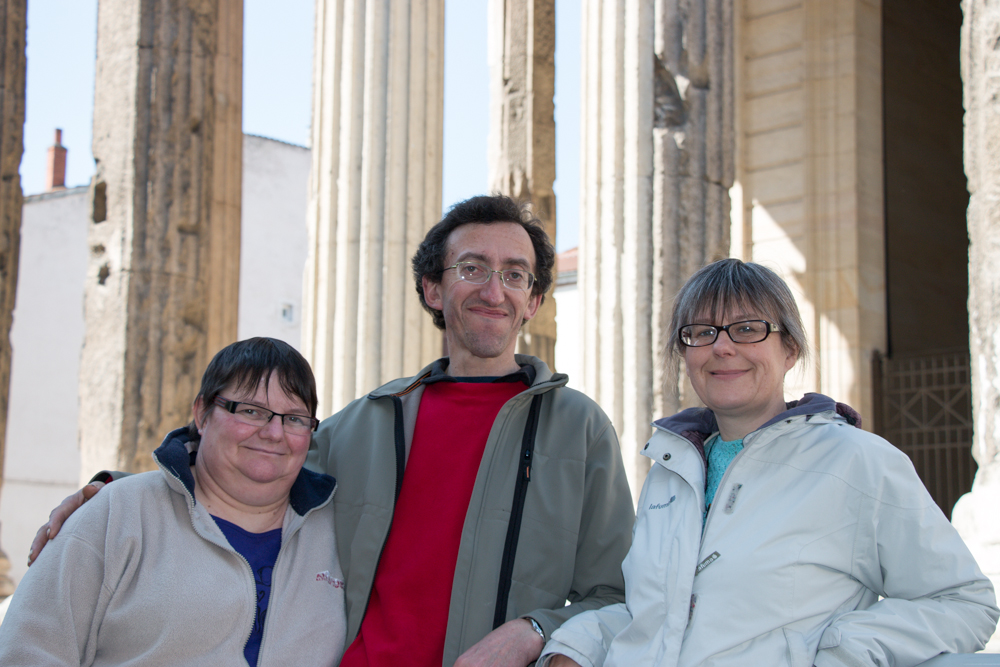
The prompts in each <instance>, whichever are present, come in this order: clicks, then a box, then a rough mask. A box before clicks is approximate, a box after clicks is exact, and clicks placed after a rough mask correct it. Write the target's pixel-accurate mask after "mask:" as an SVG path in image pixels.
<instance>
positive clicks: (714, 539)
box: [539, 259, 1000, 667]
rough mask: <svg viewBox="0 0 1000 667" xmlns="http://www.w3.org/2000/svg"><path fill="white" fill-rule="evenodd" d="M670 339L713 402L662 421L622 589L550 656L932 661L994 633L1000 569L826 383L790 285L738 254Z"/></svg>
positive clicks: (696, 295) (649, 452) (700, 284)
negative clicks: (798, 384)
mask: <svg viewBox="0 0 1000 667" xmlns="http://www.w3.org/2000/svg"><path fill="white" fill-rule="evenodd" d="M671 330H672V332H673V333H672V338H671V340H670V344H669V349H670V350H671V354H672V356H673V357H674V358H675V360H676V358H678V357H682V358H683V360H684V366H685V368H686V371H687V374H688V377H689V378H690V379H691V384H692V386H693V387H694V389H695V391H696V392H697V394H698V396H699V398H701V400H702V402H704V404H705V405H706V406H707V408H694V409H688V410H684V411H683V412H681V413H679V414H677V415H674V416H673V417H670V418H667V419H662V420H659V421H657V422H656V423H655V424H654V426H655V427H656V430H655V432H654V434H653V436H652V437H651V438H650V440H649V442H648V443H647V444H646V446H645V448H644V450H643V454H645V455H646V456H648V457H650V458H651V459H652V461H653V465H652V469H651V470H650V472H649V476H648V477H647V479H646V483H645V485H644V486H643V489H642V494H641V496H640V498H639V506H638V515H637V517H636V523H635V531H634V539H633V543H632V548H631V550H630V551H629V554H628V556H627V557H626V559H625V562H624V563H623V566H622V567H623V570H624V573H625V585H626V601H625V603H624V604H618V605H612V606H609V607H605V608H603V609H599V610H594V611H590V612H585V613H583V614H580V615H578V616H576V617H574V618H572V619H570V620H569V621H567V622H566V623H565V624H564V625H563V626H562V627H561V628H560V629H559V630H557V631H556V632H554V633H553V635H552V638H551V641H549V643H548V644H547V645H546V647H545V651H544V652H543V654H542V658H541V659H540V661H539V665H542V666H544V665H550V667H560V666H562V665H573V664H579V665H583V666H585V667H596V666H598V665H608V666H610V665H615V666H628V667H634V666H639V665H650V666H652V665H657V666H660V665H663V666H667V667H671V666H674V665H677V666H680V667H689V666H695V665H712V666H714V667H724V666H733V667H746V666H755V665H767V666H768V667H772V666H778V665H788V666H791V667H809V666H810V665H816V666H817V667H828V666H833V665H844V666H851V667H861V666H876V665H878V666H886V665H895V666H897V667H905V666H907V665H918V664H920V663H921V662H924V661H926V660H928V659H930V658H932V657H934V656H935V655H938V654H940V653H964V652H971V651H975V650H978V649H980V648H982V646H983V645H984V644H985V642H986V640H987V639H988V638H989V637H990V635H991V634H992V632H993V630H994V628H995V627H996V623H997V618H998V616H1000V611H998V610H997V606H996V597H995V595H994V591H993V587H992V585H991V584H990V582H989V580H988V579H987V578H986V577H985V576H983V574H982V572H981V571H980V570H979V567H978V566H977V564H976V562H975V560H974V559H973V557H972V555H971V554H970V553H969V551H968V549H967V548H966V546H965V544H964V543H963V542H962V540H961V538H959V536H958V534H957V533H956V532H955V530H954V528H952V526H951V524H950V523H949V522H948V520H947V519H946V518H945V516H944V515H943V514H942V513H941V510H940V509H938V507H937V505H936V504H935V503H934V501H933V500H932V499H931V497H930V495H929V494H928V493H927V490H926V489H925V488H924V485H923V484H922V483H921V481H920V479H919V478H918V477H917V474H916V472H915V471H914V469H913V466H912V465H911V463H910V461H909V459H908V458H907V457H906V456H905V455H904V454H903V453H902V452H900V451H899V450H898V449H896V448H895V447H893V446H892V445H891V444H889V443H888V442H886V441H885V440H882V439H881V438H879V437H877V436H874V435H872V434H870V433H867V432H865V431H863V430H861V428H860V418H859V417H858V415H857V414H856V413H855V412H854V411H853V410H851V409H850V408H848V407H847V406H844V405H841V404H838V403H836V402H835V401H834V400H832V399H830V398H827V397H826V396H822V395H820V394H806V396H805V397H803V398H802V399H801V400H798V401H793V402H790V403H786V402H785V399H784V388H783V385H784V377H785V373H786V372H787V371H788V370H790V369H791V368H792V366H794V365H795V363H796V361H798V360H799V359H800V358H802V357H803V356H804V355H805V354H806V352H807V345H806V339H805V334H804V330H803V326H802V321H801V318H800V316H799V313H798V309H797V307H796V305H795V301H794V299H793V297H792V294H791V292H790V291H789V289H788V286H787V285H785V283H784V281H782V280H781V278H779V277H778V276H777V275H775V274H774V272H772V271H770V270H769V269H767V268H765V267H763V266H760V265H757V264H752V263H744V262H741V261H739V260H736V259H726V260H721V261H719V262H715V263H713V264H710V265H708V266H706V267H704V268H703V269H701V270H700V271H698V272H697V273H695V274H694V275H693V276H692V277H691V279H690V280H688V282H687V283H686V284H685V286H684V287H683V288H682V289H681V292H680V293H679V294H678V296H677V299H676V302H675V305H674V310H673V318H672V323H671Z"/></svg>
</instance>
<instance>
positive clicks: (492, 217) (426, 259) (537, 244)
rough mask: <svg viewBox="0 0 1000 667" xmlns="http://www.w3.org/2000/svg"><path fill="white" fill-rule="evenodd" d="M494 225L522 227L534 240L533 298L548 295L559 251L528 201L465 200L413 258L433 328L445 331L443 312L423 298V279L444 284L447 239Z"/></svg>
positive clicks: (497, 197) (499, 198)
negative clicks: (460, 230) (465, 229)
mask: <svg viewBox="0 0 1000 667" xmlns="http://www.w3.org/2000/svg"><path fill="white" fill-rule="evenodd" d="M494 222H513V223H516V224H519V225H521V227H523V228H524V231H526V232H527V233H528V237H529V238H531V245H532V247H533V248H534V249H535V267H534V269H532V273H534V274H535V286H534V287H533V288H532V290H531V294H532V295H536V294H541V295H542V300H543V301H544V300H545V293H546V292H548V291H549V287H550V286H551V285H552V267H553V266H554V265H555V262H556V252H555V249H554V248H553V247H552V242H551V241H550V240H549V235H548V234H546V233H545V230H544V229H542V223H541V221H540V220H539V219H538V218H537V217H535V215H534V214H533V213H532V212H531V208H530V205H529V204H528V203H527V202H519V201H517V200H515V199H512V198H510V197H507V196H506V195H499V194H496V195H480V196H478V197H472V198H470V199H466V200H465V201H460V202H458V203H457V204H455V205H454V206H452V207H451V209H449V211H448V213H447V214H445V216H444V218H442V219H441V221H440V222H439V223H437V224H436V225H434V226H433V227H431V230H430V231H429V232H427V236H425V237H424V240H423V242H422V243H421V244H420V247H419V248H417V254H415V255H414V256H413V262H412V264H413V278H414V280H415V281H416V284H417V294H419V295H420V304H421V305H422V306H423V307H424V308H426V309H427V312H429V313H430V314H431V316H432V317H433V318H434V326H436V327H437V328H438V329H444V327H445V324H444V313H442V312H441V311H440V310H437V309H435V308H431V307H430V306H428V305H427V301H426V299H425V298H424V286H423V278H424V276H427V279H428V280H431V281H433V282H435V283H440V282H441V277H442V276H443V275H444V258H445V255H446V254H447V252H448V237H449V236H450V235H451V233H452V232H453V231H454V230H455V228H456V227H460V226H462V225H467V224H469V223H478V224H490V223H494Z"/></svg>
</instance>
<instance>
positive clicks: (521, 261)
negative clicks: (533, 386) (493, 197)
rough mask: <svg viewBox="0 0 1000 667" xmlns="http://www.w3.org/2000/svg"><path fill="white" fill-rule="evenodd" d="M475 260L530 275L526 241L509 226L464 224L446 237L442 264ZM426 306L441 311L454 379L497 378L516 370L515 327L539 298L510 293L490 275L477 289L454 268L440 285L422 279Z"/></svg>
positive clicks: (523, 234)
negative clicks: (473, 376)
mask: <svg viewBox="0 0 1000 667" xmlns="http://www.w3.org/2000/svg"><path fill="white" fill-rule="evenodd" d="M463 261H476V262H480V263H482V264H484V265H485V266H488V267H490V268H492V269H493V270H506V269H513V268H520V269H525V270H527V271H532V272H533V271H534V267H535V251H534V248H533V247H532V245H531V238H530V237H529V236H528V233H527V232H526V231H524V228H523V227H521V225H519V224H517V223H514V222H494V223H489V224H480V223H469V224H465V225H462V226H460V227H457V228H456V229H455V230H454V231H452V232H451V234H450V235H449V237H448V246H447V252H446V254H445V261H444V265H445V266H452V265H454V264H455V263H456V262H463ZM423 289H424V298H425V300H426V301H427V304H428V305H429V306H430V307H432V308H436V309H438V310H441V311H442V312H443V313H444V321H445V336H446V338H447V341H448V354H449V357H450V358H451V363H450V365H449V368H450V372H452V373H453V374H455V375H501V374H504V373H507V372H510V371H512V370H516V368H517V365H516V363H515V362H514V350H515V347H516V345H517V333H518V330H519V329H520V328H521V324H522V323H523V322H524V321H526V320H529V319H531V318H532V317H534V315H535V312H536V311H537V310H538V306H539V303H540V302H541V298H542V297H541V295H532V294H531V292H522V291H519V290H512V289H509V288H507V287H505V286H504V285H503V282H502V281H501V279H500V275H499V274H492V275H491V276H490V279H489V280H488V281H487V282H486V283H485V284H482V285H475V284H473V283H470V282H467V281H464V280H461V279H460V278H459V277H458V275H457V273H456V271H455V270H454V269H451V270H448V271H445V272H444V275H443V276H442V278H441V282H440V283H435V282H433V281H431V280H430V279H428V278H427V277H424V279H423Z"/></svg>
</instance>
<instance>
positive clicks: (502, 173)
mask: <svg viewBox="0 0 1000 667" xmlns="http://www.w3.org/2000/svg"><path fill="white" fill-rule="evenodd" d="M489 12H490V20H489V25H490V34H489V63H490V139H489V164H490V176H489V180H490V192H501V193H503V194H506V195H509V196H511V197H514V198H515V199H519V200H523V201H530V202H531V206H532V210H533V211H534V213H535V215H536V216H537V217H538V218H539V220H541V221H542V225H543V226H544V228H545V231H546V232H547V233H548V235H549V238H550V239H552V243H553V244H555V240H556V196H555V193H554V192H553V191H552V183H553V182H554V181H555V178H556V124H555V117H554V115H553V114H554V111H555V107H554V104H553V99H552V98H553V95H554V94H555V75H556V69H555V48H556V22H555V0H490V5H489ZM554 290H555V281H553V284H552V288H551V289H550V290H549V293H548V294H547V295H546V298H545V302H544V303H543V304H542V307H541V308H539V310H538V313H537V314H536V315H535V317H534V318H533V319H532V320H531V321H530V322H529V323H528V324H527V325H526V326H525V327H523V328H522V329H521V336H520V339H519V341H518V352H521V353H523V354H533V355H535V356H536V357H539V358H540V359H542V360H543V361H545V363H547V364H548V365H549V366H550V367H552V368H555V343H556V301H555V298H554V297H553V295H552V293H553V291H554Z"/></svg>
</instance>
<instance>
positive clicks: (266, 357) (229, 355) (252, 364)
mask: <svg viewBox="0 0 1000 667" xmlns="http://www.w3.org/2000/svg"><path fill="white" fill-rule="evenodd" d="M272 373H277V374H278V384H279V385H280V386H281V388H282V389H283V390H284V391H285V393H287V394H289V395H292V396H297V397H298V398H300V399H302V402H303V403H305V404H306V407H307V408H309V415H310V416H312V417H315V416H316V406H317V404H318V403H319V397H318V396H317V394H316V379H315V378H314V377H313V372H312V368H310V367H309V362H308V361H306V359H305V357H303V356H302V355H301V354H300V353H299V351H298V350H296V349H295V348H294V347H292V346H291V345H289V344H288V343H286V342H285V341H283V340H278V339H277V338H248V339H246V340H241V341H237V342H235V343H232V344H231V345H227V346H226V347H224V348H222V349H221V350H219V352H218V354H216V355H215V356H214V357H212V361H210V362H209V364H208V368H206V369H205V374H204V375H202V376H201V389H199V390H198V396H197V398H199V399H201V401H202V405H204V406H207V407H212V405H213V403H214V402H215V398H216V396H218V395H219V393H220V392H221V391H222V390H223V389H225V388H226V387H230V386H231V387H232V388H233V390H234V391H236V392H238V393H244V392H245V393H250V394H252V393H254V392H256V391H257V387H259V386H260V385H261V383H263V384H264V386H265V387H267V385H268V383H269V382H270V381H271V374H272ZM227 398H229V397H227ZM188 431H189V432H190V434H191V439H193V440H197V439H198V437H199V436H198V428H197V427H196V426H195V425H194V422H191V424H189V425H188Z"/></svg>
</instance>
